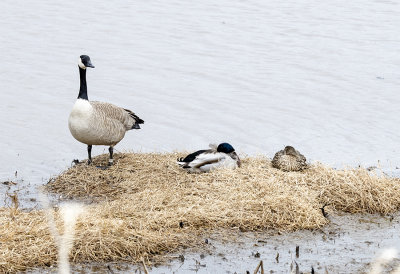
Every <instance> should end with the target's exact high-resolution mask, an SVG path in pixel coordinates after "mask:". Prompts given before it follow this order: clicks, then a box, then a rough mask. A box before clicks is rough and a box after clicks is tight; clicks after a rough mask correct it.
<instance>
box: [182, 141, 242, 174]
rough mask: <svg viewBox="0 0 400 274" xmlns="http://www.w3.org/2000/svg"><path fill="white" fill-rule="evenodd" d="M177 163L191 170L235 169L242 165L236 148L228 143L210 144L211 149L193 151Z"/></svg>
mask: <svg viewBox="0 0 400 274" xmlns="http://www.w3.org/2000/svg"><path fill="white" fill-rule="evenodd" d="M177 163H178V165H180V166H181V167H183V168H186V169H187V170H188V171H189V172H208V171H210V170H213V169H217V168H230V169H235V168H237V167H240V165H241V162H240V159H239V156H238V155H237V154H236V152H235V149H234V148H233V147H232V146H231V145H230V144H228V143H221V144H219V145H218V146H216V145H213V144H210V149H208V150H199V151H196V152H193V153H192V154H189V155H188V156H186V157H185V158H179V159H178V161H177Z"/></svg>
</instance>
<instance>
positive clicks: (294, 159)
mask: <svg viewBox="0 0 400 274" xmlns="http://www.w3.org/2000/svg"><path fill="white" fill-rule="evenodd" d="M272 166H273V167H275V168H278V169H281V170H283V171H301V170H304V169H307V168H308V167H309V166H308V164H307V159H306V157H304V155H302V154H301V153H300V152H298V151H297V150H295V149H294V148H293V147H291V146H286V147H285V149H283V150H280V151H278V152H277V153H276V154H275V156H274V158H273V159H272Z"/></svg>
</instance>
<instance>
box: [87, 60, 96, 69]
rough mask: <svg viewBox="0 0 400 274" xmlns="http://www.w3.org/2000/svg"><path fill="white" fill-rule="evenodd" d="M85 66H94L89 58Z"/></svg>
mask: <svg viewBox="0 0 400 274" xmlns="http://www.w3.org/2000/svg"><path fill="white" fill-rule="evenodd" d="M85 66H86V67H89V68H94V66H93V64H92V62H91V61H90V60H89V61H88V62H87V64H86V65H85Z"/></svg>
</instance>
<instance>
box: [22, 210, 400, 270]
mask: <svg viewBox="0 0 400 274" xmlns="http://www.w3.org/2000/svg"><path fill="white" fill-rule="evenodd" d="M329 218H330V220H331V222H330V224H329V225H327V226H326V227H324V228H322V229H319V230H314V231H308V230H302V231H296V232H290V233H278V234H277V233H276V232H272V231H265V232H257V233H255V232H240V231H239V230H230V231H229V233H227V231H226V230H225V231H221V232H220V233H214V234H208V235H207V234H205V235H204V240H205V241H207V242H208V244H207V245H205V246H204V245H202V247H200V248H196V249H186V250H185V249H182V250H180V251H179V252H175V253H172V254H167V255H165V256H164V259H165V263H163V264H158V265H150V264H148V263H147V264H146V263H145V265H146V268H147V269H148V270H149V272H150V273H246V271H249V272H250V273H253V272H254V270H255V269H256V267H257V265H258V264H259V262H260V261H263V268H264V271H265V273H290V271H291V270H293V271H295V270H296V266H298V269H299V271H300V272H303V273H311V269H312V268H313V269H314V271H315V273H369V271H370V268H371V264H372V263H374V260H375V259H376V258H377V257H378V256H379V255H380V254H381V253H382V252H383V251H384V250H387V249H388V248H396V249H398V250H399V249H400V233H399V229H400V214H399V213H396V214H393V215H389V216H380V215H378V214H334V215H330V216H329ZM297 247H298V248H297ZM296 249H297V251H298V252H296ZM399 266H400V264H399V261H398V259H395V260H393V261H391V262H390V263H389V264H388V265H387V266H386V268H385V270H384V271H385V272H384V273H389V272H390V271H392V270H394V269H396V268H397V267H399ZM72 271H74V272H76V273H93V272H96V273H126V272H131V273H132V272H134V273H145V271H144V267H143V263H142V264H127V263H116V262H110V263H104V264H76V265H73V266H72ZM55 272H56V269H55V268H53V267H50V268H40V269H31V270H30V271H28V273H55Z"/></svg>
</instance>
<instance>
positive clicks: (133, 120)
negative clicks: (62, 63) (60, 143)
mask: <svg viewBox="0 0 400 274" xmlns="http://www.w3.org/2000/svg"><path fill="white" fill-rule="evenodd" d="M78 67H79V75H80V79H81V83H80V89H79V95H78V99H77V100H76V102H75V104H74V106H73V108H72V111H71V114H70V115H69V119H68V126H69V130H70V132H71V134H72V136H74V138H75V139H76V140H78V141H79V142H82V143H84V144H87V145H88V146H87V151H88V164H90V163H91V162H92V155H91V152H92V146H93V145H104V146H110V147H109V149H108V151H109V152H110V158H109V160H108V165H109V166H110V165H112V164H113V147H114V146H115V145H116V144H118V143H119V141H121V140H122V138H124V136H125V132H126V131H128V130H131V129H140V126H139V124H143V123H144V121H143V120H142V119H140V118H139V117H138V116H137V115H136V114H135V113H133V112H132V111H130V110H129V109H124V108H121V107H117V106H115V105H112V104H109V103H103V102H96V101H89V98H88V94H87V85H86V68H88V67H89V68H94V66H93V65H92V62H91V60H90V57H89V56H87V55H81V56H80V57H79V63H78Z"/></svg>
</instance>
